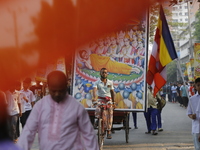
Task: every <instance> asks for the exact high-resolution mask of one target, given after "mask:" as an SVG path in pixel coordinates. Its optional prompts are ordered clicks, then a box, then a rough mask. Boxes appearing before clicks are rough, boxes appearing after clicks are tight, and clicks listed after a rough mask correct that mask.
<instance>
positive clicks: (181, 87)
mask: <svg viewBox="0 0 200 150" xmlns="http://www.w3.org/2000/svg"><path fill="white" fill-rule="evenodd" d="M195 91H196V89H195V86H194V82H193V81H189V82H185V83H183V82H178V83H170V85H167V86H165V87H164V88H163V93H164V94H165V95H166V94H167V97H168V101H169V102H172V103H180V106H181V107H184V108H187V106H188V97H191V96H193V95H194V94H195Z"/></svg>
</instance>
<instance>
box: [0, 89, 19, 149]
mask: <svg viewBox="0 0 200 150" xmlns="http://www.w3.org/2000/svg"><path fill="white" fill-rule="evenodd" d="M7 106H8V105H7V100H6V96H5V93H4V92H2V91H0V150H21V149H20V148H19V147H18V146H17V145H16V144H14V143H13V140H12V139H11V137H10V131H9V125H8V120H9V118H10V117H9V114H8V108H7Z"/></svg>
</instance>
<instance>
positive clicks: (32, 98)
mask: <svg viewBox="0 0 200 150" xmlns="http://www.w3.org/2000/svg"><path fill="white" fill-rule="evenodd" d="M21 93H22V94H21V95H23V96H22V97H21V100H22V101H23V102H24V109H25V111H29V110H31V109H32V105H31V102H35V100H36V99H35V96H34V94H33V92H32V91H31V90H29V89H28V90H27V91H25V90H21ZM24 96H25V97H26V98H27V99H28V102H26V101H25V100H24V99H23V97H24Z"/></svg>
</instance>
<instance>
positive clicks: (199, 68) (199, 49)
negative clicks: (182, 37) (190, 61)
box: [194, 43, 200, 78]
mask: <svg viewBox="0 0 200 150" xmlns="http://www.w3.org/2000/svg"><path fill="white" fill-rule="evenodd" d="M199 64H200V43H195V44H194V76H195V78H199V77H200V65H199Z"/></svg>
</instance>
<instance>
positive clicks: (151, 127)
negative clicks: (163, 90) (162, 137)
mask: <svg viewBox="0 0 200 150" xmlns="http://www.w3.org/2000/svg"><path fill="white" fill-rule="evenodd" d="M147 92H148V93H147V94H148V105H147V108H148V109H147V112H144V116H145V119H146V124H147V130H148V131H147V132H145V133H146V134H149V133H151V131H152V135H157V134H158V133H157V132H156V129H157V121H156V116H157V114H158V109H157V103H158V101H157V97H159V96H158V95H156V97H154V96H153V89H152V87H151V86H150V87H149V89H148V91H147Z"/></svg>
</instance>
